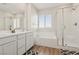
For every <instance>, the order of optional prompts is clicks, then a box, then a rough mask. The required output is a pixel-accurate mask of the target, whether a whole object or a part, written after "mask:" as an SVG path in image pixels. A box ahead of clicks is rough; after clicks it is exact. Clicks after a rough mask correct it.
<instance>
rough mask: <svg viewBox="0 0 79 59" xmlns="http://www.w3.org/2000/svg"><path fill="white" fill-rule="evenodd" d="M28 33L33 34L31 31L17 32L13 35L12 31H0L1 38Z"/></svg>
mask: <svg viewBox="0 0 79 59" xmlns="http://www.w3.org/2000/svg"><path fill="white" fill-rule="evenodd" d="M28 32H31V31H16V32H15V33H11V32H10V31H0V38H4V37H8V36H13V35H18V34H24V33H28Z"/></svg>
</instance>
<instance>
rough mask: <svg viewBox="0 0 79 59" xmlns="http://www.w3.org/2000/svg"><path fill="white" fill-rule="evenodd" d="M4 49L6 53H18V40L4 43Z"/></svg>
mask: <svg viewBox="0 0 79 59" xmlns="http://www.w3.org/2000/svg"><path fill="white" fill-rule="evenodd" d="M3 50H4V51H3V52H4V55H16V54H17V48H16V41H13V42H10V43H7V44H5V45H3Z"/></svg>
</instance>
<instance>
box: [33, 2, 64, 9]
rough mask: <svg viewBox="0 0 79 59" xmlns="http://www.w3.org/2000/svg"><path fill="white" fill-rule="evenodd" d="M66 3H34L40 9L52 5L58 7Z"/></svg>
mask: <svg viewBox="0 0 79 59" xmlns="http://www.w3.org/2000/svg"><path fill="white" fill-rule="evenodd" d="M63 4H64V3H34V4H33V5H34V6H35V7H36V8H37V9H38V10H43V9H46V8H51V7H56V6H59V5H63Z"/></svg>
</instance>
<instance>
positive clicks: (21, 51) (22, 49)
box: [18, 46, 25, 55]
mask: <svg viewBox="0 0 79 59" xmlns="http://www.w3.org/2000/svg"><path fill="white" fill-rule="evenodd" d="M24 53H25V46H23V47H22V48H19V49H18V55H22V54H24Z"/></svg>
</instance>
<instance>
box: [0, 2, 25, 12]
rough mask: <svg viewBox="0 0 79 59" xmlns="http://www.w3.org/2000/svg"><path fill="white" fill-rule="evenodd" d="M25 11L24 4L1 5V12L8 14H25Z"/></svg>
mask: <svg viewBox="0 0 79 59" xmlns="http://www.w3.org/2000/svg"><path fill="white" fill-rule="evenodd" d="M24 9H25V4H24V3H0V10H2V11H7V12H23V11H24Z"/></svg>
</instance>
